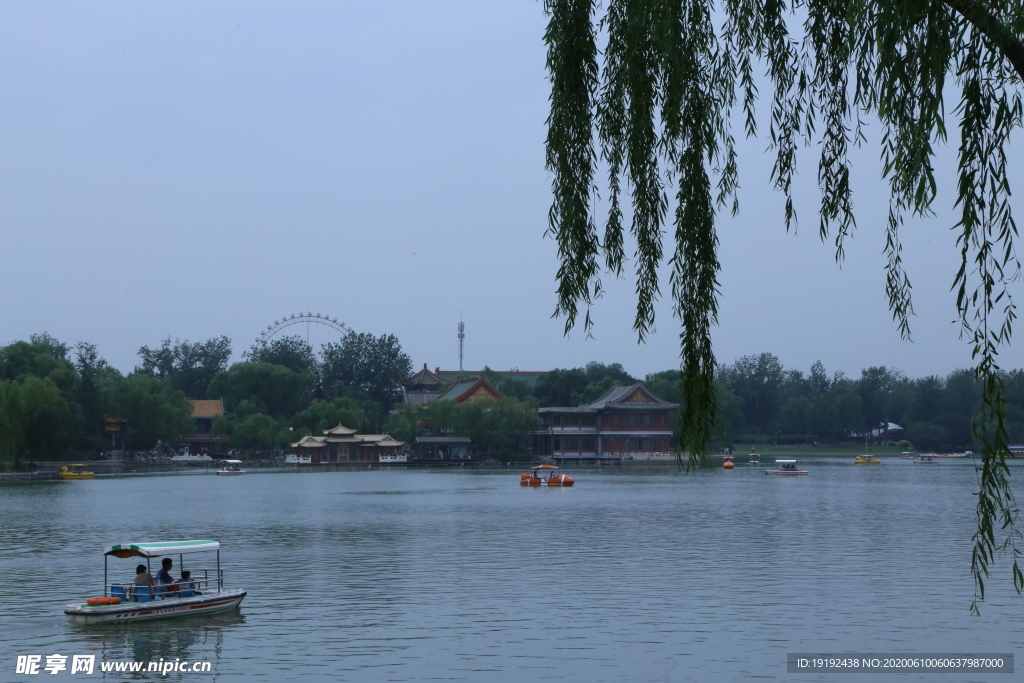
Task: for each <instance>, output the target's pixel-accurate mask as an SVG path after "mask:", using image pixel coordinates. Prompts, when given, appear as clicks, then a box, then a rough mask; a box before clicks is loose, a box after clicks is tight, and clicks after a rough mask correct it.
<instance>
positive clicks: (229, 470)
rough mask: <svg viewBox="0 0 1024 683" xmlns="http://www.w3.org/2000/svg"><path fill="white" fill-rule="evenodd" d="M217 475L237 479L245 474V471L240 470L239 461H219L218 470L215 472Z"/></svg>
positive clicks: (240, 463) (240, 464) (240, 462)
mask: <svg viewBox="0 0 1024 683" xmlns="http://www.w3.org/2000/svg"><path fill="white" fill-rule="evenodd" d="M217 474H221V475H225V476H236V477H237V476H239V475H242V474H245V470H243V469H242V461H241V460H221V461H220V469H219V470H217Z"/></svg>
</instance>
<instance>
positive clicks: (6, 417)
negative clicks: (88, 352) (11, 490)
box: [0, 376, 81, 472]
mask: <svg viewBox="0 0 1024 683" xmlns="http://www.w3.org/2000/svg"><path fill="white" fill-rule="evenodd" d="M80 429H81V424H80V422H79V421H78V420H75V419H74V416H73V415H72V412H71V409H70V408H69V406H68V403H67V401H65V400H64V397H63V396H61V393H60V390H59V389H58V388H57V386H56V384H54V382H53V380H51V379H49V378H45V379H40V378H38V377H34V376H28V377H26V378H25V379H24V380H22V381H20V382H16V381H12V380H0V461H9V462H10V463H11V467H12V468H13V470H14V471H15V472H17V471H18V470H20V469H21V465H22V461H23V460H24V459H26V458H27V459H28V460H29V461H34V460H36V459H39V458H43V457H48V458H59V457H60V456H61V455H63V452H64V451H65V450H67V449H68V448H69V447H70V446H71V445H72V444H73V443H74V441H75V439H76V438H77V436H78V433H79V430H80Z"/></svg>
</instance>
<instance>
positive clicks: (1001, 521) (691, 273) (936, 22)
mask: <svg viewBox="0 0 1024 683" xmlns="http://www.w3.org/2000/svg"><path fill="white" fill-rule="evenodd" d="M544 8H545V11H546V12H547V14H548V17H549V23H548V28H547V31H546V32H545V35H544V40H545V44H546V45H547V49H548V58H547V66H548V72H549V74H550V81H551V111H550V115H549V117H548V137H547V157H546V159H547V168H548V169H549V170H550V171H551V173H552V176H553V180H552V193H553V201H552V205H551V210H550V212H549V216H548V218H549V234H551V235H552V236H553V237H554V238H555V241H556V242H557V244H558V252H559V257H560V260H561V266H560V267H559V270H558V275H557V282H558V302H557V305H556V308H555V315H556V316H564V318H565V329H566V332H568V331H569V330H570V329H572V328H573V326H574V325H575V324H576V323H577V321H578V317H579V309H580V306H581V305H582V306H584V307H585V308H586V314H585V316H584V319H583V322H582V324H583V327H584V329H585V330H587V331H589V330H590V327H591V325H592V320H591V314H590V307H591V305H592V303H593V301H594V299H595V298H596V297H597V296H599V295H600V293H601V280H600V276H601V272H602V268H601V267H600V266H599V265H598V264H599V260H603V263H604V267H605V268H606V269H607V270H608V271H610V272H611V273H612V274H613V275H615V276H620V275H622V273H623V271H624V270H625V267H626V263H627V261H628V260H629V259H628V257H627V253H626V250H627V246H626V245H627V243H630V244H634V245H635V251H634V253H633V255H632V256H633V258H632V263H633V264H634V271H635V277H636V280H635V281H636V295H637V306H636V313H635V316H634V319H633V328H634V330H635V331H636V333H637V336H638V339H639V340H640V341H643V340H644V339H645V337H646V335H647V334H649V333H650V332H651V331H653V329H654V322H655V320H654V310H655V306H654V304H655V302H656V301H657V300H658V298H659V296H660V295H661V283H660V282H659V280H658V272H659V271H658V268H659V266H660V265H661V264H662V263H663V262H664V261H665V259H666V251H667V253H668V254H669V256H667V260H668V265H669V266H670V269H671V271H670V272H671V274H670V284H671V296H672V304H673V305H672V310H673V313H674V315H675V316H676V317H677V318H678V319H679V321H680V323H681V332H680V373H681V379H682V395H681V397H680V411H681V415H680V418H681V419H680V424H681V438H680V441H681V443H680V446H681V448H682V449H684V450H686V451H689V453H690V454H691V456H692V457H691V458H690V459H689V460H688V461H687V462H688V463H689V464H690V465H691V466H694V465H696V464H697V463H698V462H703V461H706V460H707V458H708V457H709V452H708V447H709V443H710V441H711V435H712V434H713V432H714V427H715V420H716V418H715V412H716V397H715V392H714V378H715V356H714V353H713V349H712V345H711V329H712V327H713V326H714V325H715V324H716V321H717V314H718V272H719V262H718V256H717V249H718V234H717V228H716V221H717V217H718V211H719V209H721V208H722V207H729V208H731V211H732V212H733V213H735V212H736V211H737V210H738V202H737V197H736V188H737V186H738V182H737V178H738V171H737V155H736V150H735V143H734V140H733V136H732V132H731V130H730V122H731V121H732V120H733V115H734V109H735V108H737V107H739V108H740V109H741V113H742V119H743V121H744V131H745V133H746V134H747V135H748V136H752V135H756V134H757V119H756V105H757V100H758V97H759V96H760V93H759V87H760V86H759V84H758V83H757V81H756V80H755V77H754V73H755V70H759V69H760V66H759V65H764V67H765V68H766V77H767V81H768V82H769V86H770V88H771V98H770V103H769V105H768V106H769V130H768V137H769V140H770V146H771V148H772V150H773V151H774V153H775V163H774V166H773V169H772V172H771V178H770V180H771V183H772V184H773V185H774V186H775V188H776V189H778V190H779V191H780V192H781V193H782V195H783V198H784V207H783V212H782V216H781V220H782V222H783V223H784V225H785V227H786V229H787V230H789V229H795V228H796V225H797V216H796V210H795V205H794V201H793V194H792V193H793V178H794V174H795V172H796V156H797V150H798V149H799V148H800V147H802V146H812V147H815V148H817V149H818V151H819V159H818V175H817V178H818V185H819V188H820V191H821V201H820V206H819V209H818V216H819V222H818V232H819V236H820V238H821V239H822V240H832V241H833V242H834V245H835V256H836V259H837V260H841V259H842V258H843V257H844V248H843V247H844V242H845V239H846V237H847V236H848V235H849V234H850V233H851V232H852V231H853V230H854V229H855V228H856V219H855V212H854V201H853V199H854V198H853V190H852V186H851V183H850V175H851V161H850V158H849V150H850V147H851V146H852V145H859V144H863V143H864V142H866V140H865V138H864V136H863V133H862V126H863V122H864V120H865V119H866V118H872V119H875V120H877V121H879V122H880V123H881V131H882V133H881V162H882V176H883V177H884V178H885V179H886V180H887V181H888V183H889V189H890V202H889V218H888V221H887V224H886V229H885V245H884V251H885V253H886V255H887V263H886V267H885V290H886V292H887V294H888V298H889V308H890V310H891V312H892V315H893V318H894V321H895V323H896V327H897V329H898V331H899V333H900V335H901V336H903V337H904V338H908V339H909V337H910V332H911V330H910V320H911V318H912V316H913V303H912V300H911V291H912V287H911V282H910V278H909V277H908V275H907V273H906V272H905V270H904V267H903V246H902V241H901V239H900V231H901V229H902V227H903V225H904V224H905V221H906V219H907V217H908V216H909V217H918V218H920V217H932V216H934V215H935V211H934V209H933V206H934V203H935V201H936V199H937V198H939V196H940V194H939V192H938V186H937V182H936V179H935V174H934V166H933V161H934V155H935V146H936V143H941V142H944V141H945V140H946V137H947V128H946V113H945V106H944V101H943V98H944V94H945V93H946V92H947V90H948V85H949V84H948V83H947V80H949V79H950V78H955V79H956V86H957V87H958V88H959V91H960V95H961V97H960V103H959V106H958V107H957V109H956V116H957V117H958V124H959V128H960V148H959V169H960V176H959V182H958V184H957V193H956V206H957V207H959V209H960V220H959V222H958V223H957V225H956V226H954V228H955V230H957V232H958V235H959V241H958V244H959V248H960V255H961V265H960V269H959V271H958V272H957V274H956V276H955V279H954V289H955V290H956V292H957V304H956V305H957V310H958V312H959V315H960V321H961V325H962V329H963V336H964V338H965V339H966V340H968V341H969V343H970V344H971V345H972V349H973V351H974V358H975V363H976V367H975V372H976V376H977V379H978V382H979V383H980V384H981V387H982V402H981V405H980V406H979V408H978V411H977V414H976V416H975V420H974V438H975V440H976V441H977V442H979V443H981V444H983V449H982V450H983V459H982V464H981V466H980V468H979V492H978V508H977V515H978V529H977V532H976V534H975V536H974V541H975V549H974V554H973V557H972V572H973V575H974V578H975V587H976V601H975V603H974V604H973V605H972V609H974V610H975V611H977V601H978V600H982V599H983V598H984V590H985V579H986V578H987V577H988V575H989V571H990V568H991V566H992V563H993V561H994V558H995V557H996V556H997V555H998V554H999V553H1000V552H1003V551H1006V552H1008V553H1009V554H1010V555H1011V556H1012V558H1013V581H1014V585H1015V587H1016V588H1017V590H1018V592H1020V591H1021V590H1024V577H1022V574H1021V571H1020V568H1019V564H1018V557H1019V552H1018V541H1019V538H1020V537H1019V535H1018V533H1017V531H1016V527H1015V525H1016V523H1017V508H1016V506H1015V503H1014V500H1013V496H1012V494H1011V490H1010V487H1009V469H1008V468H1007V467H1006V462H1005V457H1006V453H1007V448H1006V432H1005V429H1004V427H1003V411H1004V402H1003V399H1002V384H1001V380H1000V378H999V372H1000V370H999V366H998V364H997V360H998V352H999V350H1000V349H1001V348H1004V347H1005V346H1006V345H1007V344H1008V343H1009V339H1010V332H1011V327H1012V322H1013V320H1014V319H1015V308H1014V305H1013V303H1012V301H1011V299H1010V295H1009V290H1008V283H1009V282H1010V281H1012V280H1013V279H1014V278H1015V277H1017V276H1018V274H1019V269H1020V266H1019V263H1018V261H1017V257H1016V252H1015V240H1016V238H1017V228H1016V225H1015V223H1014V221H1013V216H1012V212H1011V210H1010V204H1009V200H1008V197H1009V195H1010V185H1009V179H1008V176H1007V174H1006V153H1005V149H1006V146H1007V145H1008V144H1009V138H1010V133H1011V132H1012V131H1013V130H1016V129H1017V128H1019V127H1020V126H1021V118H1022V117H1021V101H1020V92H1019V88H1020V84H1021V81H1022V79H1024V44H1022V43H1021V40H1020V37H1021V35H1022V34H1024V2H1022V0H1007V1H1003V2H995V1H992V2H982V1H981V0H720V4H719V6H718V7H717V10H716V12H717V13H714V14H713V12H712V10H713V8H714V3H713V0H606V1H605V3H604V9H603V10H602V9H601V6H600V5H598V3H597V2H596V0H545V2H544ZM602 12H603V13H602ZM716 22H717V24H716ZM718 24H720V25H718ZM599 42H600V44H601V47H603V50H599ZM599 166H600V167H601V168H600V169H599ZM599 170H601V171H604V172H607V212H608V213H607V216H606V218H605V220H604V230H603V236H602V237H599V235H598V228H597V226H596V225H595V217H594V212H595V209H596V207H595V206H594V202H595V201H596V198H597V197H598V196H599V189H600V188H599V187H598V186H597V184H596V181H595V178H597V176H598V171H599ZM669 188H672V190H671V191H672V193H673V195H672V197H671V201H670V198H669V196H668V192H669V191H670V190H669ZM626 197H628V206H626V205H624V203H625V202H626V199H625V198H626ZM667 222H670V223H671V228H669V225H666V223H667ZM627 225H628V227H627ZM666 233H668V234H671V236H672V239H673V241H674V246H673V247H672V248H670V249H668V250H665V248H664V245H663V235H664V234H666ZM681 457H682V456H681V455H680V458H681Z"/></svg>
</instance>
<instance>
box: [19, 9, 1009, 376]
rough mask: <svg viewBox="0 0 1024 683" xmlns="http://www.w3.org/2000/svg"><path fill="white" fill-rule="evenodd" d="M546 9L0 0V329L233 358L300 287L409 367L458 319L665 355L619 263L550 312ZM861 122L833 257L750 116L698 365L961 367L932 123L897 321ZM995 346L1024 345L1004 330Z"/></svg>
mask: <svg viewBox="0 0 1024 683" xmlns="http://www.w3.org/2000/svg"><path fill="white" fill-rule="evenodd" d="M544 27H545V17H544V15H543V10H542V5H541V3H539V2H537V1H536V0H501V1H494V2H479V0H465V1H461V0H460V1H456V0H444V1H443V2H431V3H423V2H413V1H412V0H406V1H398V0H382V1H380V2H373V3H366V2H318V1H314V0H309V1H306V2H288V3H285V2H258V1H252V0H245V1H244V2H242V1H234V2H231V1H223V2H217V3H205V2H173V3H172V2H147V3H138V2H126V1H125V2H114V1H111V2H103V3H57V2H51V1H49V0H43V1H40V0H31V1H22V0H8V2H4V3H2V4H0V91H2V92H3V93H4V97H3V99H4V106H3V107H0V243H2V246H0V257H2V268H0V321H2V322H0V344H5V343H10V342H13V341H16V340H19V339H27V338H28V336H29V335H30V334H33V333H38V332H43V331H46V332H49V333H50V334H51V335H53V336H55V337H57V338H58V339H61V340H63V341H65V342H68V343H75V342H79V341H86V342H90V343H93V344H96V345H97V347H98V349H99V352H100V354H101V355H102V356H103V357H105V358H106V359H107V360H108V362H110V364H112V365H113V366H114V367H117V368H119V369H121V370H122V371H125V372H127V371H130V370H131V369H132V368H133V367H134V366H135V364H136V363H137V361H138V356H137V351H138V349H139V348H140V347H141V346H143V345H149V346H154V345H158V344H159V343H160V341H161V340H162V339H164V338H166V337H171V338H179V339H188V340H191V341H202V340H205V339H209V338H211V337H215V336H220V335H227V336H228V337H230V338H231V339H232V340H233V343H234V348H235V352H236V353H235V359H234V360H239V359H240V356H241V353H242V352H243V351H244V350H245V349H246V348H248V346H249V345H250V344H251V343H252V340H253V339H254V338H255V337H257V336H258V335H259V332H260V331H261V330H265V329H266V327H267V326H268V325H270V324H272V323H273V322H274V321H276V320H279V319H281V318H282V316H286V315H292V314H299V313H303V312H311V313H321V314H323V315H328V316H331V317H332V318H337V319H338V320H339V321H343V322H344V323H345V324H346V326H348V327H349V328H350V329H352V330H355V331H357V332H366V333H371V334H374V335H381V334H394V335H396V336H397V337H398V339H399V340H400V342H401V345H402V348H403V350H404V351H405V352H406V353H407V354H409V356H410V357H411V359H412V361H413V364H414V367H422V366H423V364H427V365H428V366H429V367H431V368H435V367H441V368H442V369H457V368H458V363H459V360H458V340H457V337H456V335H457V326H458V323H459V321H460V319H461V320H462V321H464V323H465V329H466V340H465V356H464V366H465V367H466V368H467V369H479V368H481V367H483V366H484V365H487V366H489V367H491V368H492V369H496V370H509V369H520V370H550V369H553V368H569V367H577V366H581V365H584V364H586V363H587V362H589V361H599V362H603V363H613V362H618V363H621V364H622V365H623V366H624V367H625V369H626V370H627V371H629V372H630V373H631V374H633V375H634V376H638V377H642V376H643V375H645V374H647V373H652V372H658V371H661V370H666V369H672V368H676V367H678V363H679V362H678V343H679V340H678V335H679V323H678V321H677V320H676V319H674V318H673V317H672V316H671V302H670V301H668V299H667V297H666V296H663V297H662V299H661V301H660V302H659V304H658V307H657V321H656V326H657V330H656V333H655V334H653V335H651V336H649V337H648V339H647V341H646V343H644V344H638V343H637V338H636V334H635V332H634V331H633V328H632V321H633V308H634V306H635V299H634V286H635V283H634V281H633V278H632V277H631V276H630V275H629V271H628V268H630V266H631V264H627V273H626V276H625V277H624V278H622V279H618V280H616V279H615V278H614V277H612V276H605V277H604V278H603V280H604V283H605V285H606V289H607V292H606V294H605V296H604V297H603V298H602V299H600V300H599V301H598V302H597V303H596V305H595V306H594V308H593V309H592V315H593V317H594V319H595V321H596V322H595V327H594V329H593V337H592V338H588V337H587V335H586V334H584V332H583V331H582V330H581V329H576V330H573V331H571V332H570V333H569V334H568V335H563V325H564V321H563V320H560V319H555V318H553V317H552V313H553V312H554V309H555V302H556V299H555V273H556V271H557V267H558V264H557V248H556V244H555V243H554V241H552V240H551V239H549V238H545V236H544V233H545V230H546V228H547V211H548V207H549V205H550V200H551V195H550V184H551V176H550V175H549V174H548V173H547V171H545V169H544V137H545V130H546V129H545V118H546V116H547V107H548V102H547V97H548V82H547V80H546V74H545V69H544V59H545V48H544V45H543V42H542V36H543V32H544ZM763 92H767V89H763ZM761 109H762V114H763V113H764V112H765V111H766V108H765V107H762V108H761ZM949 109H950V110H951V109H952V106H950V107H949ZM762 129H764V130H766V127H765V126H762ZM876 131H877V125H876V126H875V128H874V129H871V130H869V132H868V136H869V144H868V145H867V146H866V147H865V148H864V149H862V150H859V151H857V152H856V153H855V155H854V159H855V162H856V166H855V173H854V191H855V195H854V203H855V207H856V209H857V216H858V229H857V232H856V233H855V235H854V236H853V238H852V239H851V240H850V241H848V242H847V247H846V258H845V261H844V262H843V263H842V265H841V267H840V266H839V265H837V264H836V262H835V259H834V249H833V247H832V245H831V243H824V244H823V243H822V242H821V240H819V238H818V235H817V219H816V215H815V209H816V206H817V202H818V197H819V195H818V191H817V185H816V174H817V156H816V155H817V151H816V150H814V149H807V150H803V151H802V152H801V154H800V157H799V158H800V169H801V175H800V176H799V178H798V182H797V190H796V191H797V206H798V211H799V216H800V218H801V220H800V223H799V228H798V230H796V231H795V233H794V232H793V231H790V232H788V233H787V231H786V229H785V226H784V223H783V199H782V197H781V196H780V195H779V194H778V193H776V192H775V191H773V190H772V189H771V187H770V184H769V172H770V169H771V156H770V154H767V153H766V148H767V144H768V143H767V141H766V140H765V138H764V137H761V138H756V139H752V140H744V141H742V142H741V144H740V159H739V163H740V182H741V189H740V193H739V199H740V213H739V214H738V216H736V217H731V216H728V215H723V216H722V217H720V220H719V236H720V240H721V246H720V252H719V256H720V259H721V263H722V271H721V295H720V299H719V301H720V312H719V325H718V326H717V327H716V328H715V331H714V333H713V339H714V344H715V353H716V356H717V358H718V360H719V362H721V363H730V362H732V361H734V360H735V359H736V358H738V357H740V356H744V355H749V354H759V353H762V352H770V353H773V354H775V355H776V356H778V357H779V359H780V360H781V362H782V363H783V365H784V366H785V367H786V368H792V369H798V370H803V371H804V372H806V371H807V370H808V369H809V368H810V366H811V364H812V363H814V362H815V361H816V360H821V361H822V362H823V363H824V365H825V367H826V369H827V371H828V372H830V373H831V372H835V371H841V372H844V373H846V374H847V375H848V376H859V373H860V370H861V369H862V368H866V367H869V366H874V365H885V366H887V367H890V368H896V369H899V370H901V371H903V372H904V373H905V374H906V375H908V376H910V377H920V376H925V375H930V374H939V375H945V374H947V373H948V372H950V371H952V370H954V369H956V368H963V367H969V366H970V364H971V355H970V348H969V346H968V344H967V342H966V341H965V340H962V339H960V338H959V325H958V324H957V322H956V319H957V313H956V309H955V295H954V293H952V292H951V291H950V286H951V284H952V281H953V276H954V274H955V272H956V269H957V267H958V265H959V263H958V260H959V253H958V250H957V249H956V244H955V234H954V233H953V232H952V231H951V230H950V228H951V227H952V226H953V225H954V224H955V222H956V214H955V211H954V207H953V197H955V170H956V163H955V143H950V145H949V149H947V150H945V151H944V152H943V153H942V154H941V155H940V158H939V162H938V163H939V165H940V166H939V170H940V172H939V175H940V182H942V183H943V184H942V186H941V187H940V199H939V201H938V202H937V205H936V210H937V215H936V216H935V217H934V218H932V219H928V220H917V221H910V222H908V224H907V226H906V228H905V230H904V233H903V239H904V245H905V246H904V248H905V261H906V267H907V270H908V272H909V275H910V278H911V282H912V284H913V287H914V290H913V291H914V305H915V310H916V317H915V318H914V319H913V320H912V332H913V341H912V342H909V343H908V342H906V341H902V340H901V339H900V336H899V334H898V332H897V328H896V325H895V323H894V322H893V321H892V317H891V314H890V313H889V311H888V306H887V303H888V300H887V297H886V294H885V291H884V286H885V274H884V270H883V268H884V265H885V256H884V254H883V247H884V244H885V234H884V225H885V215H886V210H887V202H888V191H887V184H886V183H885V181H884V180H882V179H881V177H880V166H879V164H878V147H877V145H872V144H870V142H871V140H877V133H876ZM1014 149H1015V150H1020V149H1021V148H1020V146H1019V144H1018V145H1016V146H1015V147H1014ZM1014 164H1015V166H1016V162H1014ZM1016 170H1017V169H1016V167H1015V168H1014V175H1015V176H1017V177H1019V173H1016ZM1015 207H1016V208H1017V210H1018V213H1019V212H1020V208H1021V207H1020V203H1019V201H1017V202H1016V203H1015ZM664 285H665V286H664V287H663V292H664V293H665V294H667V293H668V292H669V288H668V281H667V272H666V273H665V278H664ZM1011 291H1012V293H1013V294H1014V296H1015V297H1016V299H1017V300H1018V301H1020V300H1021V299H1022V296H1024V285H1022V284H1021V283H1020V282H1019V281H1018V282H1017V283H1015V284H1014V285H1013V289H1012V290H1011ZM312 327H316V326H312ZM306 333H307V332H306V331H303V334H306ZM308 334H309V338H310V341H311V342H313V343H315V344H318V343H322V342H325V341H334V340H336V337H335V336H332V335H333V333H331V332H330V330H328V329H327V328H319V327H318V328H317V329H315V330H310V331H308ZM1002 358H1003V365H1004V367H1008V368H1009V367H1021V366H1024V353H1021V352H1020V342H1018V343H1017V344H1015V345H1014V347H1011V348H1009V349H1006V350H1004V352H1003V356H1002Z"/></svg>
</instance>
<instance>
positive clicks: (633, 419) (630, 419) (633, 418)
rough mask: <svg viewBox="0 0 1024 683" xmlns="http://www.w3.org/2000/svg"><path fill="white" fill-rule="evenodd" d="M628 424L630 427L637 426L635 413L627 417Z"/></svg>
mask: <svg viewBox="0 0 1024 683" xmlns="http://www.w3.org/2000/svg"><path fill="white" fill-rule="evenodd" d="M626 424H627V425H630V426H632V425H635V424H636V415H634V414H633V413H630V414H629V415H627V416H626Z"/></svg>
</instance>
